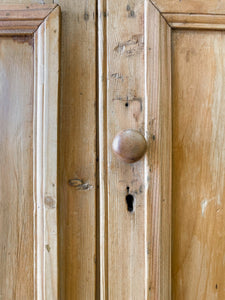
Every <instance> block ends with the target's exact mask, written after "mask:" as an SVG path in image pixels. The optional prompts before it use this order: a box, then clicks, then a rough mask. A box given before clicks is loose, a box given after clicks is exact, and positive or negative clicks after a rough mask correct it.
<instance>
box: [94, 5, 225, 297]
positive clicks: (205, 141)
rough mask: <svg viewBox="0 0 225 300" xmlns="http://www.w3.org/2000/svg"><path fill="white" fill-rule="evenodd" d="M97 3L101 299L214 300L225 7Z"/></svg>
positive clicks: (223, 158) (224, 272)
mask: <svg viewBox="0 0 225 300" xmlns="http://www.w3.org/2000/svg"><path fill="white" fill-rule="evenodd" d="M100 4H101V9H102V11H104V9H106V13H105V18H104V14H103V15H101V14H99V29H100V30H99V91H100V92H99V101H100V102H99V147H100V148H99V153H100V160H99V161H100V181H99V184H100V296H101V299H149V300H150V299H151V300H152V299H154V300H169V299H173V300H181V299H182V300H197V299H198V300H205V299H210V300H211V299H219V300H222V299H225V285H224V276H225V256H224V253H225V221H224V220H225V213H224V207H225V188H224V187H225V185H224V179H225V178H224V177H225V176H224V174H225V152H224V145H225V135H224V132H225V104H224V103H225V96H224V87H225V85H224V83H225V58H224V57H225V31H224V29H225V15H224V13H225V2H224V1H200V0H199V1H178V0H174V1H164V0H158V1H157V0H155V1H130V2H129V3H128V4H127V5H125V4H124V3H122V2H121V1H100ZM124 129H135V130H138V131H139V132H140V133H142V135H143V136H145V139H146V141H147V144H148V147H147V152H146V154H145V156H144V158H142V159H141V160H140V161H138V162H136V163H133V164H129V163H127V162H124V161H121V160H120V159H118V157H117V156H116V155H114V154H113V151H112V143H113V139H114V137H115V136H116V135H117V133H118V132H120V130H124ZM127 194H131V195H133V198H134V205H133V210H132V211H131V210H130V209H129V207H127V203H126V199H127Z"/></svg>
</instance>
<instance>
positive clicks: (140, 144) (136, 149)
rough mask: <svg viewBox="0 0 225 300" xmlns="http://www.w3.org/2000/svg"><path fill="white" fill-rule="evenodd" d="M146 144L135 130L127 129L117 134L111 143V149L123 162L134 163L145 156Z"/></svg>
mask: <svg viewBox="0 0 225 300" xmlns="http://www.w3.org/2000/svg"><path fill="white" fill-rule="evenodd" d="M146 148H147V143H146V140H145V138H144V137H143V135H142V134H141V133H140V132H138V131H137V130H133V129H127V130H123V131H121V132H119V133H118V134H117V135H116V136H115V138H114V140H113V143H112V149H113V151H114V153H115V154H116V155H118V156H119V157H120V158H121V159H122V160H123V161H125V162H127V163H134V162H136V161H138V160H139V159H141V157H142V156H143V155H144V154H145V151H146Z"/></svg>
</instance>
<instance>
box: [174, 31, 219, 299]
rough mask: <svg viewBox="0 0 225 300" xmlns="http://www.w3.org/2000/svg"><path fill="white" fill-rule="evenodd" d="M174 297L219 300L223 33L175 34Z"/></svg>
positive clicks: (185, 32) (192, 32)
mask: <svg viewBox="0 0 225 300" xmlns="http://www.w3.org/2000/svg"><path fill="white" fill-rule="evenodd" d="M172 45H173V64H172V66H173V67H172V69H173V72H172V74H173V75H172V78H173V208H172V232H173V235H172V243H173V252H172V266H173V267H172V293H173V297H172V298H173V299H174V300H175V299H177V300H178V299H184V300H186V299H187V300H189V299H193V300H195V299H198V300H201V299H202V300H203V299H219V300H220V299H224V298H225V292H224V291H225V289H224V270H225V269H224V251H225V242H224V240H225V239H224V237H225V236H224V235H225V234H224V230H223V228H224V226H225V224H224V219H225V216H224V205H225V203H224V167H225V156H224V132H225V123H224V120H225V106H224V103H225V102H224V84H223V82H224V76H225V73H224V65H225V61H224V55H225V51H224V49H225V34H224V32H222V31H221V32H210V31H175V32H174V33H173V44H172Z"/></svg>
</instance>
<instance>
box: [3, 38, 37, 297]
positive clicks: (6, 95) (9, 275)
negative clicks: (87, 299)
mask: <svg viewBox="0 0 225 300" xmlns="http://www.w3.org/2000/svg"><path fill="white" fill-rule="evenodd" d="M0 52H1V58H0V82H1V88H0V128H1V131H0V144H1V147H0V161H1V164H0V236H1V238H0V264H1V268H0V295H1V298H2V299H27V298H28V299H33V297H34V277H33V273H34V266H33V255H34V252H33V242H34V237H33V210H34V204H33V151H32V144H33V77H32V76H30V72H31V73H32V71H33V39H32V38H29V39H28V40H27V41H26V42H25V43H23V44H22V45H21V43H20V41H17V40H13V39H11V38H2V37H1V38H0ZM18 78H20V80H19V81H18ZM24 86H26V87H27V88H26V89H24Z"/></svg>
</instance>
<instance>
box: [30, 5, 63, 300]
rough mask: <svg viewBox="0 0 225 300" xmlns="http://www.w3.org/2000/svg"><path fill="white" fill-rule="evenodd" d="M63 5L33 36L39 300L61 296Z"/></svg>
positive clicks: (36, 249)
mask: <svg viewBox="0 0 225 300" xmlns="http://www.w3.org/2000/svg"><path fill="white" fill-rule="evenodd" d="M59 22H60V8H59V7H58V6H57V7H56V8H55V9H54V10H53V11H52V12H51V14H49V15H48V16H47V18H46V19H45V20H44V22H43V23H42V24H41V26H40V27H39V28H38V30H37V31H36V32H35V35H34V41H35V43H34V49H35V53H34V57H35V64H34V65H35V70H34V79H35V84H34V89H35V95H34V96H35V97H34V103H35V107H34V118H35V119H34V127H35V136H34V165H35V166H34V202H35V205H36V207H35V233H36V241H35V247H36V248H35V251H36V252H35V255H36V257H35V261H34V265H35V268H36V269H35V276H36V277H35V279H36V284H35V287H36V291H35V292H36V297H37V299H46V300H47V299H54V300H55V299H58V220H57V206H58V202H57V178H58V177H57V153H58V151H57V150H58V147H57V132H58V89H59V34H60V31H59V29H60V24H59Z"/></svg>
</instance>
